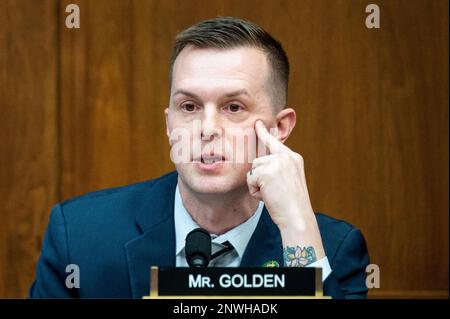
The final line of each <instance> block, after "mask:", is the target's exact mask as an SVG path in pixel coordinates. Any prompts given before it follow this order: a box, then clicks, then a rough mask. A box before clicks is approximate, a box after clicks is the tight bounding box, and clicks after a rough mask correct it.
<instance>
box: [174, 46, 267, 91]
mask: <svg viewBox="0 0 450 319" xmlns="http://www.w3.org/2000/svg"><path fill="white" fill-rule="evenodd" d="M267 74H268V63H267V58H266V56H265V54H264V53H263V52H262V51H261V50H259V49H257V48H248V47H240V48H233V49H214V48H205V49H204V48H195V47H193V46H188V47H186V48H184V49H183V50H182V51H181V52H180V54H179V55H178V57H177V58H176V60H175V63H174V67H173V75H172V92H174V89H178V88H183V89H189V90H195V91H197V92H199V91H205V92H208V91H214V90H228V89H247V90H248V91H250V92H253V93H257V91H259V90H261V89H263V88H264V87H265V85H266V82H267V81H266V79H267Z"/></svg>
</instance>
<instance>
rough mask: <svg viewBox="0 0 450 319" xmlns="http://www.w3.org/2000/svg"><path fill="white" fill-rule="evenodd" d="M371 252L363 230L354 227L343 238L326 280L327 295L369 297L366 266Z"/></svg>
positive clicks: (335, 296)
mask: <svg viewBox="0 0 450 319" xmlns="http://www.w3.org/2000/svg"><path fill="white" fill-rule="evenodd" d="M368 264H369V254H368V251H367V245H366V241H365V240H364V237H363V235H362V234H361V232H360V231H359V230H358V229H356V228H353V229H351V230H350V231H349V232H348V233H347V235H346V236H345V237H344V239H343V240H342V242H341V244H340V246H339V248H338V250H337V251H336V254H335V256H334V259H333V261H332V263H331V269H332V272H331V274H330V276H329V277H328V278H327V279H326V280H325V282H324V293H325V295H328V296H331V297H333V298H338V299H344V298H345V299H356V298H366V297H367V290H368V289H367V286H366V267H367V265H368Z"/></svg>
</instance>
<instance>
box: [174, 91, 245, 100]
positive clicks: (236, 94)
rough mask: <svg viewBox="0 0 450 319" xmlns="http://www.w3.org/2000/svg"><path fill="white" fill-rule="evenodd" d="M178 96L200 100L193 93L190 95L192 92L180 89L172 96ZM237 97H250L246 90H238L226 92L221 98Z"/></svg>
mask: <svg viewBox="0 0 450 319" xmlns="http://www.w3.org/2000/svg"><path fill="white" fill-rule="evenodd" d="M179 94H182V95H186V96H189V97H192V98H194V99H196V100H200V98H199V96H198V95H196V94H195V93H192V92H189V91H186V90H183V89H180V90H177V91H175V93H174V94H173V96H174V97H175V96H176V95H179ZM239 95H247V96H250V94H249V93H248V91H247V90H246V89H240V90H236V91H232V92H228V93H226V94H224V95H223V96H224V97H227V98H230V97H236V96H239Z"/></svg>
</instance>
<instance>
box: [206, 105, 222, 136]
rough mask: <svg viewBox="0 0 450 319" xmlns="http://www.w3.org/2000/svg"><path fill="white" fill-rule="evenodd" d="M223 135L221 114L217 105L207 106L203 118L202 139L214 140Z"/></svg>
mask: <svg viewBox="0 0 450 319" xmlns="http://www.w3.org/2000/svg"><path fill="white" fill-rule="evenodd" d="M221 136H222V126H221V121H220V115H219V114H218V112H217V111H216V109H215V107H205V110H204V112H203V118H202V140H204V141H212V140H213V139H215V138H219V137H221Z"/></svg>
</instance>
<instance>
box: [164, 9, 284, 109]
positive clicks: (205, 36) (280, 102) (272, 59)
mask: <svg viewBox="0 0 450 319" xmlns="http://www.w3.org/2000/svg"><path fill="white" fill-rule="evenodd" d="M187 46H193V47H195V48H205V49H209V48H214V49H219V50H227V49H236V48H241V47H248V48H256V49H260V50H261V51H262V52H263V53H265V55H266V59H267V62H268V64H269V73H270V74H269V75H268V76H269V79H268V80H269V82H268V88H269V91H270V92H269V94H270V95H271V98H272V103H273V104H274V106H275V107H277V108H278V109H282V108H284V107H286V103H287V94H288V82H289V61H288V57H287V55H286V52H285V51H284V49H283V47H282V46H281V44H280V42H278V41H277V40H275V39H274V38H273V37H272V36H271V35H270V34H269V33H268V32H266V31H265V30H263V29H262V28H261V27H260V26H258V25H256V24H254V23H252V22H249V21H246V20H242V19H237V18H233V17H218V18H215V19H210V20H205V21H201V22H199V23H197V24H195V25H193V26H191V27H189V28H188V29H186V30H184V31H182V32H180V33H179V34H178V35H177V36H176V38H175V45H174V47H173V51H172V58H171V61H170V75H169V82H170V83H169V85H170V87H171V85H172V77H173V67H174V63H175V60H176V58H177V57H178V55H179V54H180V53H181V51H182V50H183V49H184V48H185V47H187ZM170 87H169V88H170Z"/></svg>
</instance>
